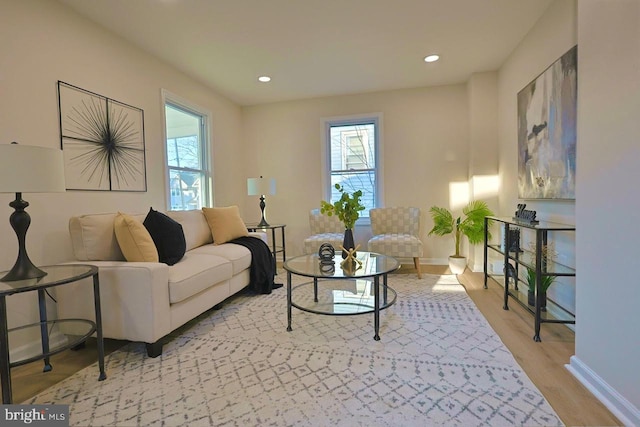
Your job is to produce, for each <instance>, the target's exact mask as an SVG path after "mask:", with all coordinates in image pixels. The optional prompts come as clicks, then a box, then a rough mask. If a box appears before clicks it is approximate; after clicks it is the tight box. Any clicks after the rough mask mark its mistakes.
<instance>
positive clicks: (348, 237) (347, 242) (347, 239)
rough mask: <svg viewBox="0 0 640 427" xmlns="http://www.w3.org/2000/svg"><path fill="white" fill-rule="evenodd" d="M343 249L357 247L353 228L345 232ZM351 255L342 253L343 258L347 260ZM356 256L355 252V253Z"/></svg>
mask: <svg viewBox="0 0 640 427" xmlns="http://www.w3.org/2000/svg"><path fill="white" fill-rule="evenodd" d="M342 247H343V248H345V249H347V250H349V249H353V248H355V247H356V245H355V242H354V241H353V230H352V229H351V228H347V229H345V230H344V239H343V241H342ZM347 255H349V254H348V253H347V252H346V251H344V250H343V251H342V258H343V259H344V258H346V257H347ZM354 255H355V252H354Z"/></svg>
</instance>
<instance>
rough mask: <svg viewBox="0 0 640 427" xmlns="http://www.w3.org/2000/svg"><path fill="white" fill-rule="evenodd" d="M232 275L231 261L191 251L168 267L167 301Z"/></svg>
mask: <svg viewBox="0 0 640 427" xmlns="http://www.w3.org/2000/svg"><path fill="white" fill-rule="evenodd" d="M232 276H233V266H232V265H231V261H229V260H227V259H225V258H222V257H218V256H215V255H202V254H200V255H198V254H194V253H193V251H189V252H187V253H186V254H185V256H184V258H182V260H181V261H180V262H179V263H177V264H175V265H172V266H171V267H169V302H170V303H171V304H175V303H177V302H180V301H183V300H185V299H187V298H189V297H191V296H193V295H195V294H197V293H198V292H202V291H203V290H205V289H207V288H210V287H211V286H213V285H215V284H218V283H221V282H225V281H227V280H229V279H231V277H232Z"/></svg>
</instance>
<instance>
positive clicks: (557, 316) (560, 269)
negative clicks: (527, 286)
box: [484, 216, 576, 342]
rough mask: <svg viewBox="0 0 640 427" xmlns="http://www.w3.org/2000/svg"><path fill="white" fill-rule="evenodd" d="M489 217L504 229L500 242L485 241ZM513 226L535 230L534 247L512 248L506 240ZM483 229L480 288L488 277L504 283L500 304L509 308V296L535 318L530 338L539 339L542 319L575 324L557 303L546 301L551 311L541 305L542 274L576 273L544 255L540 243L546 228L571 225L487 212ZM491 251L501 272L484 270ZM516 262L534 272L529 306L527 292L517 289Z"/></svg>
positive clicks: (561, 229)
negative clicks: (529, 220) (498, 261)
mask: <svg viewBox="0 0 640 427" xmlns="http://www.w3.org/2000/svg"><path fill="white" fill-rule="evenodd" d="M489 221H494V222H497V223H500V224H502V226H503V230H504V241H503V245H500V244H492V243H490V242H489V239H488V230H489ZM515 228H518V229H520V230H530V231H531V232H533V233H535V240H534V242H535V248H534V249H533V250H526V249H522V248H520V247H519V244H518V245H515V246H517V247H516V248H515V250H513V249H514V245H513V242H511V241H510V235H511V233H509V230H512V229H515ZM484 229H485V232H484V288H485V289H487V279H488V278H489V277H491V278H492V279H493V280H495V281H496V282H498V283H499V284H500V285H502V286H503V287H504V307H503V308H504V309H505V310H508V309H509V298H512V299H514V300H515V301H517V302H518V303H519V304H520V305H521V306H523V307H524V308H526V309H527V310H528V311H529V312H530V313H532V314H533V316H534V319H535V333H534V335H533V339H534V341H536V342H540V341H541V339H540V325H541V324H542V323H568V324H575V323H576V319H575V314H574V313H571V312H569V311H568V310H566V309H565V308H564V307H562V306H560V305H559V304H555V303H553V302H552V301H549V305H550V306H551V305H553V308H554V310H553V313H552V312H550V311H548V310H547V311H543V308H542V301H543V289H542V280H543V277H548V276H553V277H559V276H568V277H574V276H575V275H576V271H575V269H574V268H572V267H568V266H566V265H563V264H560V263H558V262H555V261H554V260H552V259H549V258H548V257H547V256H546V252H545V251H543V247H546V245H547V241H548V234H549V233H550V232H575V230H576V228H575V226H573V225H566V224H559V223H554V222H548V221H539V222H537V223H535V224H531V223H528V222H524V221H518V220H516V219H513V218H510V217H496V216H488V217H486V218H485V220H484ZM492 254H494V255H495V254H499V256H500V258H501V259H502V260H503V262H504V264H503V268H505V269H504V270H503V271H502V272H495V271H493V272H489V271H488V268H487V262H488V259H489V258H490V257H491V255H492ZM520 266H523V267H525V268H528V269H531V270H532V272H535V274H536V285H535V289H536V290H535V305H534V306H533V307H532V306H530V305H529V302H528V297H527V295H523V294H522V293H521V292H519V291H518V283H519V282H523V281H522V280H521V279H520V277H519V274H518V271H519V267H520ZM509 279H513V289H510V288H509V282H510V280H509ZM523 283H524V282H523Z"/></svg>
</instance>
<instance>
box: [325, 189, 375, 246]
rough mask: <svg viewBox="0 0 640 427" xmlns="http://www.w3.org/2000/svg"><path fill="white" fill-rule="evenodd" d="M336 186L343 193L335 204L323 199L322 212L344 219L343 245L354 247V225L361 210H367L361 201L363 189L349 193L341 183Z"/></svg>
mask: <svg viewBox="0 0 640 427" xmlns="http://www.w3.org/2000/svg"><path fill="white" fill-rule="evenodd" d="M335 188H336V190H338V191H339V192H340V193H341V194H342V195H341V196H340V198H339V199H338V200H337V201H336V202H334V203H333V204H331V203H329V202H326V201H324V200H322V201H321V202H320V213H322V214H324V215H327V216H332V215H336V216H337V217H338V218H339V219H340V221H342V223H343V224H344V241H343V242H342V247H343V248H345V249H354V248H355V242H354V240H353V227H354V226H355V224H356V221H357V220H358V218H360V211H363V210H365V206H364V205H363V204H362V203H361V202H360V198H361V197H362V190H357V191H354V192H353V193H352V194H349V193H348V192H347V191H345V189H344V188H343V187H342V185H340V184H336V185H335ZM346 257H347V252H345V251H342V258H346Z"/></svg>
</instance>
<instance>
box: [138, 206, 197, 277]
mask: <svg viewBox="0 0 640 427" xmlns="http://www.w3.org/2000/svg"><path fill="white" fill-rule="evenodd" d="M142 224H144V226H145V228H146V229H147V231H149V234H151V238H152V239H153V243H155V245H156V249H157V250H158V258H159V260H160V262H164V263H165V264H168V265H173V264H175V263H176V262H178V261H180V260H181V259H182V257H183V256H184V253H185V251H186V249H187V242H186V241H185V239H184V231H183V230H182V225H180V223H179V222H177V221H176V220H174V219H172V218H169V217H168V216H167V215H165V214H163V213H162V212H158V211H155V210H153V208H150V209H149V213H148V214H147V217H146V218H145V219H144V222H143V223H142Z"/></svg>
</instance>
